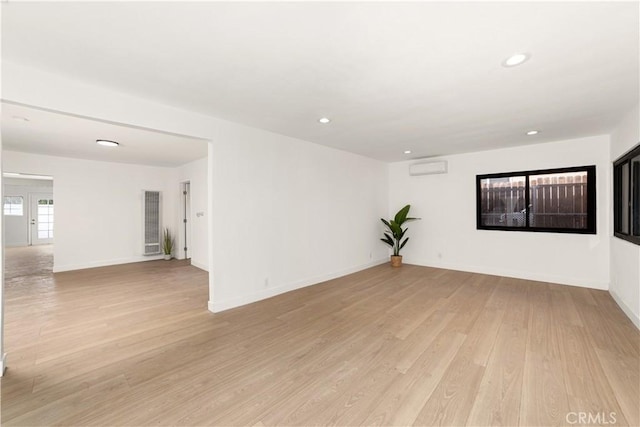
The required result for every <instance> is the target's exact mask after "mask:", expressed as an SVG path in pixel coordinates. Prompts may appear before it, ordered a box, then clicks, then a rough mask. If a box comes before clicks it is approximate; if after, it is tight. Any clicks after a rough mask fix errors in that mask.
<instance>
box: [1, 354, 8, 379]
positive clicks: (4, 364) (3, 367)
mask: <svg viewBox="0 0 640 427" xmlns="http://www.w3.org/2000/svg"><path fill="white" fill-rule="evenodd" d="M6 369H7V353H3V354H2V357H0V377H2V376H4V371H5V370H6Z"/></svg>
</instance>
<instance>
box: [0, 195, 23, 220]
mask: <svg viewBox="0 0 640 427" xmlns="http://www.w3.org/2000/svg"><path fill="white" fill-rule="evenodd" d="M3 202H4V203H3V211H4V214H5V215H12V216H22V215H23V214H24V211H23V203H22V202H23V199H22V196H5V197H4V200H3Z"/></svg>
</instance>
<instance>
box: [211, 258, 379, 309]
mask: <svg viewBox="0 0 640 427" xmlns="http://www.w3.org/2000/svg"><path fill="white" fill-rule="evenodd" d="M385 262H389V259H388V258H384V259H382V260H377V261H372V262H369V263H367V264H361V265H358V266H355V267H349V268H345V269H342V270H339V271H335V272H333V273H330V274H325V275H321V276H316V277H312V278H309V279H305V280H300V281H297V282H292V283H287V284H285V285H281V286H276V287H273V288H268V289H265V290H264V291H260V292H256V293H253V294H249V295H242V296H239V297H235V298H229V299H226V300H222V301H216V300H215V295H214V301H209V303H208V304H207V306H208V308H209V311H211V312H213V313H219V312H221V311H225V310H229V309H232V308H236V307H240V306H243V305H246V304H251V303H253V302H257V301H260V300H263V299H267V298H271V297H274V296H276V295H280V294H283V293H285V292H290V291H294V290H296V289H300V288H304V287H307V286H311V285H315V284H318V283H321V282H325V281H327V280H332V279H335V278H338V277H342V276H346V275H347V274H351V273H356V272H358V271H361V270H364V269H367V268H370V267H375V266H376V265H380V264H384V263H385Z"/></svg>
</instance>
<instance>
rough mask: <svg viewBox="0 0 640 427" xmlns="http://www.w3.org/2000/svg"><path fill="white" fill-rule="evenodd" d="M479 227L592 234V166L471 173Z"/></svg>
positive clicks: (594, 169)
mask: <svg viewBox="0 0 640 427" xmlns="http://www.w3.org/2000/svg"><path fill="white" fill-rule="evenodd" d="M476 202H477V208H476V212H477V228H478V229H479V230H511V231H544V232H552V233H579V234H596V167H595V166H580V167H571V168H562V169H544V170H534V171H524V172H508V173H495V174H487V175H477V176H476Z"/></svg>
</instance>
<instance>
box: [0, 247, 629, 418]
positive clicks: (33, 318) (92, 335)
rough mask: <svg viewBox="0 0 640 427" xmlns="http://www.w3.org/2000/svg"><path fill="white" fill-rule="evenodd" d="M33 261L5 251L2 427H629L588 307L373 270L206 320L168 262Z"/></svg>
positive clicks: (625, 342)
mask: <svg viewBox="0 0 640 427" xmlns="http://www.w3.org/2000/svg"><path fill="white" fill-rule="evenodd" d="M36 250H38V249H36ZM40 250H43V251H46V249H43V248H40ZM47 256H49V258H48V259H49V260H50V254H49V255H47V253H46V252H40V253H39V255H38V257H39V258H32V257H33V253H29V252H28V251H26V250H20V249H8V250H7V263H6V265H7V279H6V285H5V289H6V319H5V321H6V323H5V326H6V349H7V351H8V354H9V358H8V365H9V370H8V371H7V373H6V376H5V377H3V378H2V380H0V381H1V385H2V415H1V421H2V425H6V426H10V425H30V426H44V425H47V426H48V425H66V426H73V425H77V426H85V425H103V426H106V425H109V426H125V425H126V426H147V425H189V426H195V425H198V426H200V425H225V426H227V425H247V426H253V425H263V426H271V425H273V426H275V425H278V426H283V425H286V426H298V425H339V426H346V425H385V426H387V425H450V426H459V425H473V426H481V425H505V426H516V425H527V426H533V425H540V426H550V425H569V424H570V423H571V421H574V420H577V417H578V415H579V413H587V414H591V416H592V418H591V423H590V424H589V425H605V424H606V423H603V421H609V422H608V424H609V425H611V424H612V422H611V421H612V419H611V418H608V417H610V415H611V413H615V415H614V416H615V421H616V423H615V425H631V426H638V425H640V413H639V411H640V410H639V402H640V390H639V384H640V374H639V371H640V334H639V333H638V330H637V329H636V328H635V327H634V326H633V325H632V323H631V322H630V321H629V320H628V319H627V318H626V317H625V315H624V314H623V313H622V311H621V310H620V309H619V308H618V307H617V306H616V304H615V302H614V301H613V300H612V299H611V297H610V296H609V295H608V293H606V292H603V291H596V290H589V289H583V288H575V287H567V286H560V285H552V284H546V283H538V282H531V281H525V280H516V279H508V278H501V277H496V276H487V275H480V274H472V273H465V272H457V271H450V270H441V269H435V268H427V267H417V266H411V265H405V266H403V267H402V268H401V269H392V268H390V267H389V266H387V265H382V266H378V267H375V268H371V269H368V270H365V271H362V272H359V273H356V274H352V275H349V276H346V277H342V278H339V279H336V280H332V281H329V282H325V283H322V284H319V285H316V286H311V287H307V288H304V289H300V290H297V291H294V292H290V293H287V294H284V295H280V296H278V297H275V298H271V299H269V300H265V301H261V302H258V303H255V304H251V305H248V306H245V307H240V308H237V309H233V310H229V311H227V312H223V313H219V314H212V313H210V312H208V311H207V310H206V306H207V299H208V289H207V273H206V272H203V271H202V270H199V269H197V268H195V267H191V266H189V265H187V264H185V263H184V262H180V261H175V260H173V261H168V262H167V261H151V262H146V263H139V264H129V265H123V266H116V267H104V268H96V269H91V270H82V271H76V272H67V273H57V274H55V275H52V274H51V273H50V272H49V271H47V268H46V265H45V264H46V259H47ZM34 259H38V260H39V261H37V262H36V263H35V264H33V265H32V267H30V268H27V267H25V263H26V264H29V263H33V262H34V261H33V260H34ZM43 260H44V261H43ZM30 273H35V274H30ZM574 413H575V415H572V414H574ZM568 414H570V415H569V418H567V415H568ZM595 417H598V418H597V419H596V418H595ZM587 420H588V419H587ZM581 425H585V424H581Z"/></svg>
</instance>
